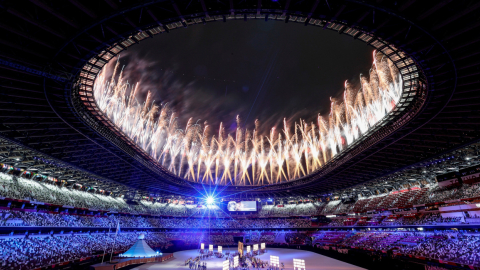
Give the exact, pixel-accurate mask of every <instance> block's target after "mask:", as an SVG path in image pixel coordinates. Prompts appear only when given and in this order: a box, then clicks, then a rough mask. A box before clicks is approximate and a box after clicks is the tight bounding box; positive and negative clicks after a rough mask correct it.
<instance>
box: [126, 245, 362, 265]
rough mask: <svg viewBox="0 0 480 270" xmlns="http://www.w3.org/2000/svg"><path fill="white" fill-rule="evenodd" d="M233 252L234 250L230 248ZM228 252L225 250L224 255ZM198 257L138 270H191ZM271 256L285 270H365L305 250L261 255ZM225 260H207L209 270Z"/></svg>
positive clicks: (179, 256)
mask: <svg viewBox="0 0 480 270" xmlns="http://www.w3.org/2000/svg"><path fill="white" fill-rule="evenodd" d="M230 250H231V251H232V252H233V251H234V249H233V248H230ZM225 252H226V250H224V253H225ZM197 255H198V251H197V250H186V251H180V252H175V253H174V256H175V259H174V260H172V261H169V262H166V263H149V264H144V265H142V266H139V267H137V268H135V269H137V270H147V269H148V270H157V269H170V270H180V269H182V270H189V268H188V266H185V265H184V264H185V260H187V259H188V258H190V257H196V256H197ZM270 255H274V256H278V257H279V258H280V262H283V263H284V265H285V270H293V259H303V260H305V266H306V269H307V270H359V269H364V268H361V267H358V266H355V265H351V264H348V263H346V262H342V261H339V260H335V259H332V258H329V257H327V256H323V255H320V254H317V253H313V252H310V251H305V250H295V249H282V248H270V249H268V252H267V253H265V254H262V255H260V256H259V257H260V259H261V260H263V261H270ZM223 260H224V259H217V258H212V259H208V260H205V261H204V262H206V263H207V270H221V269H222V262H223Z"/></svg>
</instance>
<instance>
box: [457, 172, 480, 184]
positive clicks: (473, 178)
mask: <svg viewBox="0 0 480 270" xmlns="http://www.w3.org/2000/svg"><path fill="white" fill-rule="evenodd" d="M460 178H462V182H464V183H465V184H473V183H476V182H480V172H479V173H475V174H470V175H466V176H461V177H460Z"/></svg>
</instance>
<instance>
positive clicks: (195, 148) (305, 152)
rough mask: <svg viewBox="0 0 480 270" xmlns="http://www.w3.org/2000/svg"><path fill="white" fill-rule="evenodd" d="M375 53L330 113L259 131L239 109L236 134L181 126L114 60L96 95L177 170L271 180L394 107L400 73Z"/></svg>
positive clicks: (313, 161) (298, 168) (309, 166)
mask: <svg viewBox="0 0 480 270" xmlns="http://www.w3.org/2000/svg"><path fill="white" fill-rule="evenodd" d="M373 57H374V61H373V64H372V68H371V69H370V72H369V76H368V78H367V77H366V76H364V75H362V74H360V88H359V89H354V87H353V86H352V85H351V84H350V83H349V82H348V81H345V84H344V85H345V92H344V95H343V100H341V101H339V100H335V99H332V98H331V110H330V114H329V115H328V116H325V117H323V116H320V115H319V116H318V119H317V123H310V124H309V123H306V122H305V121H303V120H301V119H300V120H299V121H298V122H295V123H293V124H288V123H287V121H286V119H284V122H283V129H282V130H280V131H277V130H276V129H275V128H271V129H270V133H269V134H266V135H262V134H259V132H258V130H259V126H260V121H259V120H255V129H254V130H250V131H249V130H247V129H242V128H240V126H241V125H240V120H241V119H240V117H237V129H236V131H235V134H226V133H225V129H224V127H223V124H222V123H221V124H220V128H219V130H218V131H216V132H215V134H216V135H212V133H213V132H212V131H211V130H210V129H211V128H210V126H209V125H208V123H203V124H199V123H198V121H197V122H194V119H189V120H188V122H187V125H186V126H185V127H184V128H182V127H179V126H178V121H177V116H176V115H175V113H173V112H171V111H170V110H169V108H168V105H163V106H162V107H160V106H158V105H156V104H155V102H154V101H153V100H152V94H151V93H150V92H149V93H148V94H147V98H146V100H145V102H144V103H140V102H139V101H138V100H137V94H138V93H137V91H138V83H136V84H134V85H130V84H129V83H128V82H126V81H125V78H123V68H122V69H119V66H118V65H119V64H118V62H117V64H116V65H115V68H114V70H113V75H112V77H111V78H107V76H106V72H105V70H102V72H101V73H100V74H99V76H98V77H97V79H96V82H95V86H94V96H95V100H96V102H97V105H98V107H99V109H100V110H101V111H102V112H103V113H104V114H106V115H107V116H108V117H109V118H110V120H111V121H112V122H113V123H114V124H115V125H117V126H118V127H119V128H120V129H121V130H122V131H123V132H124V133H125V134H126V135H128V136H129V137H130V138H131V139H132V140H133V141H134V142H135V143H136V144H137V145H138V146H140V147H141V148H142V149H143V150H145V151H146V152H147V153H149V154H150V155H151V156H152V157H153V158H154V159H156V160H157V161H158V163H159V164H161V165H162V166H164V167H165V168H167V169H168V170H169V171H170V172H171V173H173V174H175V175H177V176H179V177H182V178H184V179H187V180H189V181H193V182H198V183H212V184H219V185H229V184H231V185H265V184H275V183H281V182H285V181H291V180H294V179H298V178H301V177H303V176H306V175H308V174H310V173H312V172H314V171H315V170H318V169H320V168H321V167H322V166H323V165H324V164H325V163H326V162H328V160H330V159H331V158H332V157H334V156H335V155H337V154H338V153H339V152H341V151H342V150H344V149H345V148H346V147H347V146H348V145H349V144H351V143H353V142H354V141H355V140H357V139H358V138H359V137H360V136H362V134H364V133H365V132H367V130H368V129H369V128H370V127H372V126H374V125H375V124H376V123H377V122H378V121H380V120H381V119H382V118H383V117H384V116H385V115H387V114H388V113H389V112H390V111H391V110H392V109H393V108H394V107H395V105H396V103H397V101H398V100H399V97H400V95H401V92H402V90H401V89H402V77H401V76H400V74H399V72H398V69H397V68H396V67H395V65H394V64H393V63H392V62H391V61H390V60H389V59H388V58H387V57H385V56H384V55H382V54H381V53H376V52H374V54H373ZM119 70H120V71H119ZM117 73H118V74H117Z"/></svg>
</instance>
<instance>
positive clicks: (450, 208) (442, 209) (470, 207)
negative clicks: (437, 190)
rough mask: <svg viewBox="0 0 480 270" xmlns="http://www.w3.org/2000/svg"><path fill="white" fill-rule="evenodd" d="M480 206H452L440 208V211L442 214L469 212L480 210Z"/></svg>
mask: <svg viewBox="0 0 480 270" xmlns="http://www.w3.org/2000/svg"><path fill="white" fill-rule="evenodd" d="M479 206H480V204H462V205H452V206H445V207H439V208H438V210H440V212H447V211H455V210H457V211H468V210H472V209H478V208H480V207H479Z"/></svg>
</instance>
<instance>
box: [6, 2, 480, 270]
mask: <svg viewBox="0 0 480 270" xmlns="http://www.w3.org/2000/svg"><path fill="white" fill-rule="evenodd" d="M0 9H1V11H2V16H0V29H2V30H3V31H2V33H3V36H2V37H1V38H0V269H16V270H27V269H105V270H106V269H119V268H120V267H121V268H120V269H133V267H145V266H147V265H152V267H157V266H158V267H160V268H138V269H192V268H194V269H199V270H200V269H201V270H206V269H213V270H216V269H223V270H225V269H228V270H230V269H236V270H238V269H268V270H271V269H276V270H280V269H284V270H286V269H290V270H291V269H294V267H296V268H295V269H294V270H296V269H302V270H306V269H328V267H330V266H328V267H327V266H325V268H315V267H317V266H315V265H312V264H311V263H310V264H309V261H307V262H306V266H303V268H302V267H301V266H299V267H297V266H294V267H292V266H290V265H291V262H290V261H291V259H288V260H289V261H288V262H287V261H286V260H287V259H286V258H287V257H288V256H287V255H284V254H291V255H292V256H293V257H292V258H295V259H298V258H300V257H301V256H300V257H295V256H297V254H302V253H301V252H312V253H316V254H320V255H322V256H325V257H329V258H332V259H335V260H336V261H341V262H346V263H348V264H349V265H351V266H352V267H353V266H356V267H359V268H342V269H387V268H389V269H390V268H391V269H424V270H444V269H480V231H479V229H480V156H479V155H480V120H479V119H480V117H479V106H480V80H479V79H478V76H479V74H480V73H479V69H480V46H479V42H480V38H479V37H478V31H479V29H480V22H479V21H478V18H479V17H480V2H478V1H469V0H458V1H451V0H442V1H420V0H398V1H385V0H383V1H382V0H365V1H357V0H338V1H334V0H328V1H327V0H305V1H303V0H300V1H295V0H268V1H267V0H258V1H244V0H229V1H210V0H198V1H190V0H189V1H183V0H171V1H153V0H149V1H146V0H132V1H128V0H123V1H122V0H99V1H96V2H89V1H79V0H68V1H67V0H65V1H55V0H53V1H46V0H28V1H27V0H20V1H12V0H2V1H0ZM253 20H255V21H261V22H262V23H267V24H270V23H277V24H285V23H288V24H296V27H299V28H301V27H309V28H316V30H317V31H323V30H325V31H332V32H333V33H338V34H341V35H344V36H346V37H348V38H350V39H354V40H356V41H359V42H361V43H363V44H362V45H365V44H366V45H367V46H369V48H371V49H372V51H374V55H373V58H374V61H373V64H372V63H370V64H372V69H371V70H373V71H370V74H369V75H370V81H368V80H367V79H363V77H361V87H360V88H361V90H360V91H359V92H358V93H361V94H362V95H363V97H364V98H363V100H361V99H360V98H358V96H360V94H357V99H356V101H355V102H354V101H348V100H349V99H347V96H348V93H349V92H348V91H350V90H349V88H348V87H349V86H347V83H345V94H344V97H345V100H344V102H343V103H339V104H341V105H335V102H332V108H331V113H330V114H329V116H327V117H325V119H326V120H324V119H323V118H322V119H321V120H319V121H318V123H316V124H315V125H314V124H311V125H309V124H306V123H304V122H302V121H301V120H300V122H299V124H297V123H295V124H291V131H292V132H291V133H289V131H288V130H289V128H290V127H287V124H284V126H282V127H280V128H279V129H278V130H280V129H282V128H283V133H282V135H283V134H284V135H283V137H282V135H280V133H281V132H280V131H279V132H278V133H276V134H275V133H274V132H273V131H272V132H271V133H270V136H265V140H264V138H260V136H259V135H257V134H256V133H255V130H253V131H250V132H251V133H248V132H249V131H244V130H241V129H240V128H239V127H237V128H236V129H235V128H234V129H233V132H232V134H234V135H230V134H226V133H225V134H224V133H222V126H221V125H220V132H218V135H217V136H216V137H215V136H213V138H214V139H211V140H210V138H211V137H212V136H211V137H208V136H206V135H205V133H207V132H205V131H204V130H207V127H206V125H205V127H204V126H201V125H197V124H190V122H189V124H188V125H187V128H185V129H182V130H181V131H180V128H178V129H171V128H170V126H168V124H162V123H168V122H169V121H170V123H171V122H172V121H173V120H165V119H167V116H166V115H167V113H166V112H165V117H164V114H163V111H160V109H158V108H157V107H155V106H154V105H152V104H153V103H149V102H150V101H149V99H148V98H147V99H146V100H143V101H141V102H138V101H137V102H138V104H136V105H132V104H133V100H134V98H133V97H134V94H135V93H136V92H134V91H135V89H136V88H134V84H132V86H130V84H129V83H125V81H123V82H124V84H122V73H120V71H118V73H115V72H116V71H117V69H118V70H120V69H122V72H123V68H121V67H117V66H118V64H117V66H115V63H118V59H119V57H120V55H121V54H127V52H131V51H132V50H134V48H135V46H136V45H138V44H140V43H142V42H145V41H143V40H147V39H155V38H157V36H159V37H160V36H161V37H162V38H165V39H168V36H169V35H173V33H174V32H176V31H182V29H185V28H194V29H197V27H198V28H200V27H205V28H207V27H209V25H210V24H213V23H216V24H226V25H228V24H229V23H232V21H245V22H247V21H253ZM475 33H477V34H475ZM304 42H308V40H305V41H304ZM130 47H131V48H130ZM232 55H233V53H232ZM212 57H214V56H212ZM108 69H110V70H113V69H115V71H113V75H110V77H108V76H106V75H105V74H106V73H108V72H107V70H108ZM298 72H300V73H301V71H298ZM359 73H360V72H359ZM119 74H120V75H119ZM292 74H293V76H295V74H297V73H293V71H292ZM372 74H373V75H372ZM104 76H105V77H104ZM375 76H376V77H375ZM373 78H377V79H376V80H377V81H375V80H374V79H373ZM375 82H376V83H377V84H376V87H378V89H380V90H379V93H380V94H378V93H377V94H375V93H374V91H375V89H374V90H372V89H373V88H374V87H373V85H374V84H375ZM137 86H138V85H137ZM128 87H132V88H131V89H132V90H128V89H130V88H128ZM382 87H384V88H382ZM388 87H390V88H391V89H390V90H389V91H387V90H385V88H388ZM367 88H368V89H370V88H372V89H370V90H367ZM381 89H384V90H381ZM127 90H128V91H127ZM122 91H123V92H122ZM369 91H371V92H369ZM342 93H343V92H342ZM382 93H387V94H382ZM115 98H117V99H118V100H117V101H115ZM375 98H377V99H378V100H381V101H383V103H384V104H386V105H385V107H382V109H380V110H378V111H381V113H380V114H381V116H379V117H377V118H378V119H377V118H376V119H375V120H374V121H373V120H371V118H373V116H371V115H373V114H374V112H372V113H371V114H369V111H368V110H369V108H370V107H369V106H368V104H369V103H368V102H371V103H372V104H374V103H375ZM351 100H353V98H352V99H351ZM359 100H361V101H359ZM114 101H115V102H117V103H114ZM349 102H351V104H350V103H349ZM380 103H381V102H380ZM112 104H113V105H112ZM358 104H360V105H358ZM361 104H363V105H364V106H363V107H362V106H361ZM390 105H391V106H390ZM115 106H116V107H115ZM122 106H124V107H122ZM149 106H150V107H149ZM334 106H337V107H334ZM372 106H373V105H372ZM376 106H377V105H376ZM378 106H381V105H378ZM382 106H383V105H382ZM114 107H115V108H116V109H112V108H114ZM147 107H149V109H146V108H147ZM334 109H336V110H338V112H339V113H338V115H339V116H338V119H337V118H335V117H334V115H335V110H334ZM134 110H138V111H135V113H131V114H129V113H130V112H133V111H134ZM372 110H373V109H372ZM378 111H375V113H378ZM340 112H341V113H340ZM362 113H364V114H365V115H368V116H365V117H363V116H361V115H362ZM118 115H129V117H131V119H130V120H128V121H126V120H125V119H124V118H119V117H118ZM359 115H360V116H359ZM162 117H163V118H162ZM168 117H169V119H175V117H177V116H176V115H175V116H173V115H168ZM362 117H363V118H362ZM138 119H140V120H138ZM359 119H360V120H359ZM362 119H366V120H365V121H364V122H362V121H361V120H362ZM137 120H138V121H139V122H138V123H139V124H138V125H136V127H138V126H140V127H141V128H140V131H138V130H134V128H132V126H126V125H125V123H132V122H135V121H137ZM141 121H143V122H141ZM135 123H137V122H135ZM323 123H327V124H324V125H325V126H327V127H325V128H323V127H322V124H323ZM162 125H163V126H162ZM255 125H256V123H255ZM355 125H356V126H355ZM153 126H155V128H158V129H157V130H155V129H154V128H153ZM171 126H173V125H171ZM238 126H240V124H238ZM328 127H330V129H329V128H328ZM272 130H273V129H272ZM329 130H331V132H330V131H329ZM340 130H342V131H340ZM202 131H203V133H202ZM350 131H351V132H350ZM149 132H150V133H149ZM156 132H157V133H156ZM162 132H163V133H162ZM182 132H183V133H182ZM329 132H330V133H329ZM145 134H146V135H148V134H150V135H151V137H149V138H147V139H145V138H146V135H145ZM158 134H167V135H161V136H165V141H164V142H163V144H162V143H161V142H160V143H159V142H158V141H157V140H159V139H158V138H160V137H161V136H160V135H158ZM191 134H194V135H191ZM239 134H240V135H239ZM143 135H145V136H143ZM156 136H157V137H156ZM202 136H203V137H202ZM242 136H243V137H242ZM197 137H198V138H199V139H195V138H197ZM207 137H208V138H207ZM162 138H163V137H162ZM192 138H194V139H192ZM324 138H327V139H325V140H324ZM267 141H268V143H267ZM298 141H299V143H298ZM214 145H215V146H214ZM216 145H218V146H216ZM282 145H283V146H282ZM155 147H158V148H155ZM264 147H265V149H264ZM282 151H284V154H282ZM211 152H215V154H212V155H210V154H208V153H211ZM289 162H290V163H289ZM239 242H240V243H241V246H242V247H241V248H240V247H239ZM262 244H263V245H265V246H262V247H261V248H259V245H262ZM204 245H205V248H204ZM209 245H212V247H214V250H213V249H212V248H210V249H208V248H207V247H208V246H209ZM132 246H134V247H137V248H136V249H135V250H140V249H142V250H146V251H148V252H154V253H152V254H153V255H151V256H150V257H151V258H152V260H149V261H147V260H144V261H136V260H135V259H131V263H129V264H131V265H130V266H127V264H124V265H120V264H119V263H117V264H115V262H124V261H122V260H125V261H128V259H122V257H129V256H127V255H123V256H122V254H131V252H133V251H132V250H133V249H134V248H132ZM243 246H245V248H247V246H248V249H247V250H248V251H247V250H246V251H244V250H243ZM251 246H253V247H255V246H256V249H255V248H253V250H252V251H250V247H251ZM222 247H223V251H222V249H221V248H222ZM150 248H151V250H153V251H151V250H150ZM240 249H241V251H240ZM282 250H283V251H282ZM285 250H286V251H285ZM186 251H191V252H192V253H188V255H182V254H187V253H181V252H186ZM244 252H245V254H244ZM269 252H271V254H277V253H278V254H280V255H279V256H280V262H281V265H277V266H275V264H274V263H273V261H272V257H269V258H267V257H265V256H267V255H271V254H270V253H269ZM275 252H277V253H275ZM282 252H285V253H282ZM305 254H307V253H305ZM182 256H187V257H185V258H184V257H182ZM189 256H191V257H189ZM236 256H240V263H239V264H238V262H237V263H236V262H235V258H237V257H236ZM282 256H284V257H283V258H282ZM138 257H147V256H141V255H138ZM220 259H222V260H223V261H227V262H229V264H228V265H227V268H221V267H220V266H218V268H216V267H217V264H215V263H214V262H215V260H217V261H218V262H219V263H220ZM277 259H278V258H277ZM295 259H294V261H293V263H294V264H295ZM183 260H185V261H183ZM237 260H238V258H237ZM107 262H108V263H107ZM112 262H113V263H112ZM332 262H333V261H332ZM109 263H110V264H109ZM173 263H177V264H176V266H175V267H178V268H173V266H172V265H173ZM325 263H326V262H325ZM319 264H321V263H319ZM155 265H157V266H155ZM162 265H164V266H165V268H161V267H163V266H162ZM102 267H106V268H102ZM117 267H118V268H117ZM224 267H225V264H224ZM318 267H319V266H318Z"/></svg>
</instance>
